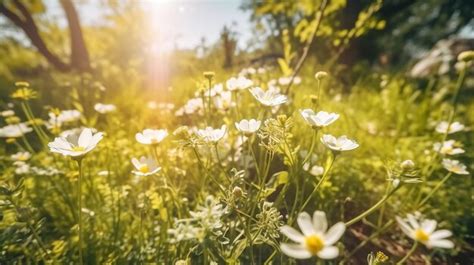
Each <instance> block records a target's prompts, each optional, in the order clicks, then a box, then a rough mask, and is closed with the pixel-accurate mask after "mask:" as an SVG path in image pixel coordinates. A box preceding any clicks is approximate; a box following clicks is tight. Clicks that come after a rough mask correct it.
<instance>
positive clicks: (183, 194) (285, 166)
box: [0, 1, 474, 265]
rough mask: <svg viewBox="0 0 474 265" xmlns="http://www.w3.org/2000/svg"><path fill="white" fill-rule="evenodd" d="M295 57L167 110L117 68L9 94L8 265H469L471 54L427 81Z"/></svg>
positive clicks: (244, 73)
mask: <svg viewBox="0 0 474 265" xmlns="http://www.w3.org/2000/svg"><path fill="white" fill-rule="evenodd" d="M323 2H324V1H323ZM317 23H320V21H319V22H317ZM313 37H314V36H313ZM284 43H286V42H285V41H284ZM288 45H289V44H288ZM285 47H286V48H285V51H284V56H283V57H282V59H280V60H279V61H278V62H277V63H275V64H266V65H261V66H253V65H251V66H246V67H233V68H231V69H229V68H225V69H224V68H220V67H216V66H215V65H214V64H212V63H210V62H211V61H213V60H214V59H215V57H212V55H210V56H209V57H206V58H200V59H196V60H195V61H193V62H194V63H196V65H197V66H196V67H195V70H194V71H191V72H187V71H183V72H182V73H177V74H175V75H174V77H173V80H172V82H171V85H170V86H169V87H168V88H166V92H165V95H163V94H157V93H155V92H154V91H150V90H147V89H145V88H144V87H143V86H145V85H144V82H143V79H142V77H143V76H142V75H143V73H141V72H140V71H139V69H138V68H133V67H130V68H128V67H124V68H119V67H116V68H115V66H114V65H109V64H104V65H100V66H97V67H98V69H100V74H97V72H95V73H94V74H91V73H87V72H86V73H78V72H73V73H67V74H65V73H56V72H53V73H51V72H49V73H48V74H47V75H46V74H45V75H44V76H39V77H38V76H35V77H31V76H30V77H31V78H22V79H17V80H15V81H14V82H10V83H2V88H1V90H2V93H3V94H4V95H5V96H4V97H2V102H1V107H2V109H1V113H0V115H1V121H0V124H1V126H0V137H1V143H0V172H1V174H0V263H1V264H177V265H178V264H179V265H185V264H369V265H376V264H471V263H472V262H474V255H473V253H474V250H473V247H472V242H473V238H472V236H473V232H474V231H473V222H474V219H473V216H472V211H473V208H472V200H473V195H472V190H473V189H472V187H473V186H472V172H473V170H474V164H473V162H472V161H473V160H472V158H473V156H474V151H473V150H474V149H473V148H472V147H473V140H474V134H473V133H472V124H473V123H474V116H473V115H472V114H473V113H474V101H473V100H472V80H473V78H474V77H473V76H472V64H473V61H474V55H473V54H474V51H465V52H462V53H460V54H459V56H457V58H455V59H454V60H455V62H456V68H455V69H454V68H453V69H452V71H451V72H449V73H445V74H441V75H433V76H430V77H428V78H425V79H416V78H412V77H409V76H408V75H407V74H406V73H405V71H404V70H400V69H397V70H390V71H376V70H373V69H371V68H370V67H367V66H363V67H361V68H359V69H357V68H354V69H350V70H349V69H342V68H338V67H337V66H333V65H332V66H331V65H330V64H320V63H318V62H316V61H314V60H312V59H308V60H307V61H305V62H304V63H305V64H304V65H301V66H300V67H301V68H299V67H297V68H296V70H295V68H291V69H290V67H289V65H293V63H292V62H294V61H295V59H297V58H294V57H293V56H294V55H293V54H292V53H291V52H290V49H294V47H293V48H292V47H289V46H285ZM302 58H304V57H302ZM302 61H304V59H303V60H302ZM212 67H214V68H212ZM346 71H347V73H346ZM344 75H347V76H351V78H350V79H343V78H341V76H344ZM347 80H350V81H347Z"/></svg>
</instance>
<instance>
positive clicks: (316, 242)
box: [304, 235, 324, 255]
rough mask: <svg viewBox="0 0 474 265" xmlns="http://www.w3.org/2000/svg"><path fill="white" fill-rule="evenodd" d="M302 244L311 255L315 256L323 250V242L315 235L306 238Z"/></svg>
mask: <svg viewBox="0 0 474 265" xmlns="http://www.w3.org/2000/svg"><path fill="white" fill-rule="evenodd" d="M304 243H305V245H306V249H307V250H308V251H309V252H311V254H313V255H316V254H317V253H318V252H319V251H321V250H322V249H323V248H324V241H323V240H322V238H321V237H319V236H317V235H311V236H307V237H306V238H305V239H304Z"/></svg>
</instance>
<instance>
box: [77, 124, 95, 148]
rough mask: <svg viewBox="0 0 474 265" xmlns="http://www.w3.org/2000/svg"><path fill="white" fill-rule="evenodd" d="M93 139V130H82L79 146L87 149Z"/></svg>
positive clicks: (78, 141)
mask: <svg viewBox="0 0 474 265" xmlns="http://www.w3.org/2000/svg"><path fill="white" fill-rule="evenodd" d="M91 139H92V130H91V129H89V128H85V129H84V130H82V132H81V135H79V139H78V140H77V145H78V146H81V147H87V146H88V145H89V143H90V141H91Z"/></svg>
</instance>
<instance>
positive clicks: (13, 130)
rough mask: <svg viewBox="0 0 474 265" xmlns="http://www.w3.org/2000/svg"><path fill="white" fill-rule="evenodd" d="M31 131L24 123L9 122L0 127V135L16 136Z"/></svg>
mask: <svg viewBox="0 0 474 265" xmlns="http://www.w3.org/2000/svg"><path fill="white" fill-rule="evenodd" d="M31 131H33V129H31V128H30V127H28V125H27V124H26V123H19V124H11V125H7V126H5V127H3V128H0V137H5V138H18V137H21V136H23V135H24V134H26V133H29V132H31Z"/></svg>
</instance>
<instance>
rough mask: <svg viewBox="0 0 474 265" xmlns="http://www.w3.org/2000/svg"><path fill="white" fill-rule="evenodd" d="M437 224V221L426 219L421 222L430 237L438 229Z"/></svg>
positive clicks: (422, 227)
mask: <svg viewBox="0 0 474 265" xmlns="http://www.w3.org/2000/svg"><path fill="white" fill-rule="evenodd" d="M436 224H437V222H436V221H435V220H429V219H426V220H423V222H421V229H423V231H425V233H427V234H428V235H429V234H431V233H433V231H434V230H435V229H436Z"/></svg>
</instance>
